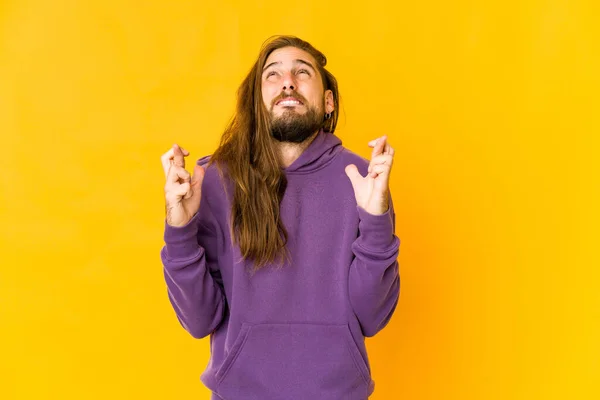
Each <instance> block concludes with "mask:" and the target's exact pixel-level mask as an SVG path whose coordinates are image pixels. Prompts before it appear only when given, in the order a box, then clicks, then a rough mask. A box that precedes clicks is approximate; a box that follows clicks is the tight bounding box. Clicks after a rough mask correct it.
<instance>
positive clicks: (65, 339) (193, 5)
mask: <svg viewBox="0 0 600 400" xmlns="http://www.w3.org/2000/svg"><path fill="white" fill-rule="evenodd" d="M206 3H207V2H203V1H169V2H168V1H166V0H165V1H158V0H153V1H148V0H146V1H141V0H140V1H115V0H112V1H100V0H96V1H64V0H63V1H57V0H20V1H16V0H12V1H11V0H5V1H3V2H0V135H1V139H0V145H1V147H2V151H1V156H0V168H1V175H0V196H1V197H0V220H1V225H0V226H1V228H0V264H1V268H0V398H2V399H105V398H109V399H136V398H140V399H141V398H171V399H177V398H206V399H208V391H207V390H206V389H205V388H204V387H203V386H202V385H201V384H200V382H199V380H198V377H199V375H200V373H201V372H202V370H203V369H204V367H205V365H206V362H207V360H208V355H209V353H208V345H209V344H208V339H205V340H201V341H196V340H194V339H192V338H191V337H190V336H188V335H187V333H186V332H185V331H184V330H183V329H182V328H181V327H180V326H179V324H178V322H177V321H176V319H175V316H174V313H173V311H172V310H171V308H170V305H169V303H168V300H167V296H166V292H165V286H164V281H163V277H162V272H161V268H162V266H161V263H160V259H159V250H160V247H161V246H162V229H163V225H162V224H163V197H162V196H163V189H162V187H163V173H162V170H161V165H160V161H159V157H160V155H161V154H162V153H163V152H164V151H166V150H167V149H168V147H169V146H170V145H171V144H172V143H174V142H178V143H180V144H182V145H184V146H185V147H187V148H189V149H190V151H191V153H192V158H197V157H199V156H202V155H205V154H210V153H211V152H212V151H213V150H214V148H215V146H216V144H217V142H218V139H219V136H220V133H221V131H222V129H223V127H224V126H225V123H226V122H227V120H228V118H229V117H230V115H231V113H232V111H233V106H234V97H235V90H236V88H237V86H238V85H239V83H240V82H241V80H242V78H243V76H244V75H245V73H246V72H247V71H248V69H249V67H250V65H251V64H252V62H253V61H254V58H255V56H256V55H257V53H258V49H259V47H260V45H261V43H262V42H263V40H265V39H266V38H267V37H268V36H270V35H272V34H277V33H287V34H295V35H298V36H301V37H303V38H305V39H307V40H309V41H310V42H312V43H313V44H314V45H315V46H316V47H318V48H320V49H321V50H323V51H324V52H325V53H326V55H327V56H328V57H329V60H330V65H329V66H330V70H331V71H332V72H333V73H334V74H335V75H336V76H337V77H338V79H339V82H340V87H341V91H342V96H343V100H344V111H345V113H344V116H343V117H342V119H341V120H340V128H339V131H338V134H339V136H340V137H341V138H342V140H343V141H344V143H345V144H346V145H347V146H348V147H349V148H351V149H353V150H355V151H357V152H359V153H361V154H362V155H364V156H368V154H369V148H368V147H367V145H366V143H367V142H368V141H369V140H370V139H373V138H375V137H377V136H378V135H381V134H383V133H385V134H388V135H389V137H390V141H391V143H392V144H393V145H394V146H395V148H396V162H395V166H394V171H393V175H392V176H393V182H392V191H393V195H394V199H395V205H396V212H397V226H398V232H397V233H398V235H399V236H400V238H401V240H402V246H401V255H400V264H401V276H402V293H401V299H400V305H399V307H398V309H397V311H396V314H395V317H394V318H393V320H392V322H391V323H390V325H389V326H388V327H387V328H386V329H385V330H384V331H383V332H382V333H381V334H380V335H378V336H376V337H375V338H372V339H369V341H368V346H369V350H370V354H371V362H372V365H373V372H374V378H375V381H376V392H375V395H374V396H373V397H372V398H373V399H374V400H383V399H411V400H417V399H463V400H464V399H486V400H487V399H566V398H574V399H593V398H594V399H595V398H600V389H599V385H598V379H599V377H600V345H599V338H600V296H599V292H600V290H599V286H600V285H599V279H598V278H599V277H600V274H599V273H598V268H599V266H600V259H599V257H598V254H597V250H598V240H599V239H600V237H599V236H600V235H599V234H598V225H599V222H600V220H599V213H598V205H599V204H600V193H599V192H600V188H599V187H600V179H599V176H598V169H599V168H598V167H599V161H597V160H594V158H596V159H597V158H598V154H599V150H600V149H599V146H598V135H599V134H600V129H599V128H600V121H599V117H598V113H599V112H600V107H599V106H600V102H599V100H598V96H599V95H598V94H599V93H600V78H599V77H600V73H599V72H600V60H599V54H600V45H599V43H600V41H599V28H598V25H599V21H600V8H599V6H598V4H599V3H598V2H596V1H593V0H589V1H585V0H562V1H559V0H554V1H553V0H546V1H542V0H508V1H487V0H470V1H460V0H459V1H441V0H437V1H436V0H433V1H410V2H408V1H400V2H399V4H396V3H397V2H395V1H389V2H387V3H386V2H379V1H369V2H367V3H364V4H363V3H356V5H355V6H354V7H353V6H351V5H349V4H348V3H347V2H346V1H343V0H339V1H332V2H322V1H308V2H289V3H286V2H270V3H264V4H263V5H255V4H254V2H252V1H230V2H214V3H210V4H206Z"/></svg>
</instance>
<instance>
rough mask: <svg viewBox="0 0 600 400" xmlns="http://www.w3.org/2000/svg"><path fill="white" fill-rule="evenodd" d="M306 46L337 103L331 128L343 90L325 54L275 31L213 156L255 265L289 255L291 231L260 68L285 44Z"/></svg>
mask: <svg viewBox="0 0 600 400" xmlns="http://www.w3.org/2000/svg"><path fill="white" fill-rule="evenodd" d="M289 46H292V47H296V48H299V49H301V50H304V51H306V52H307V53H309V54H310V55H312V56H313V57H314V59H315V60H316V62H317V66H316V68H317V69H318V70H319V73H320V75H321V77H322V78H323V88H324V90H331V91H332V92H333V99H334V105H335V109H334V111H333V114H332V116H331V118H328V119H326V120H324V122H323V129H324V130H325V131H327V132H331V133H333V132H334V131H335V127H336V125H337V120H338V113H339V112H338V108H339V107H338V105H339V92H338V86H337V81H336V79H335V77H334V76H333V75H332V74H331V73H330V72H329V71H327V70H326V69H325V65H326V64H327V58H326V57H325V55H324V54H323V53H321V52H320V51H319V50H317V49H315V48H314V47H313V46H312V45H311V44H310V43H308V42H306V41H304V40H301V39H299V38H297V37H295V36H274V37H271V38H269V39H268V40H267V41H266V42H265V43H264V44H263V46H262V48H261V51H260V53H259V55H258V59H257V60H256V62H255V63H254V65H253V66H252V68H251V69H250V72H249V73H248V75H247V76H246V78H245V79H244V81H243V82H242V84H241V85H240V87H239V89H238V91H237V107H236V113H235V114H234V116H233V118H232V119H231V120H230V122H229V123H228V125H227V127H226V128H225V132H224V133H223V135H222V137H221V142H220V144H219V147H218V148H217V150H215V152H214V153H213V155H212V156H211V157H210V162H209V163H210V164H212V163H216V164H217V165H218V170H219V173H220V175H221V177H223V176H224V172H225V171H224V170H223V169H222V167H223V166H226V174H227V178H228V180H229V181H231V182H233V184H234V196H233V201H232V209H231V225H230V232H231V235H232V238H233V241H234V243H235V244H237V245H239V247H240V250H241V254H242V256H243V258H244V259H248V260H252V261H253V263H254V271H256V270H258V269H259V268H261V267H264V266H265V265H267V264H269V263H273V262H276V260H279V261H281V265H283V261H284V260H289V254H288V252H287V250H286V243H287V240H288V234H287V231H286V229H285V227H284V226H283V222H282V220H281V215H280V209H279V207H280V204H281V200H282V199H283V195H284V193H285V189H286V186H287V179H286V177H285V174H284V173H283V171H282V169H281V166H280V161H279V155H278V153H277V149H276V147H275V141H274V139H273V138H272V136H271V121H270V116H269V110H268V109H267V108H266V106H265V104H264V102H263V98H262V90H261V89H262V70H263V68H264V66H265V62H266V60H267V58H268V57H269V55H270V54H271V53H272V52H273V51H274V50H277V49H280V48H282V47H289Z"/></svg>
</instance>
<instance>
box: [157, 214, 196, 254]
mask: <svg viewBox="0 0 600 400" xmlns="http://www.w3.org/2000/svg"><path fill="white" fill-rule="evenodd" d="M198 215H199V214H198V213H196V214H194V216H193V217H192V219H191V220H190V221H189V222H188V223H187V224H186V225H183V226H171V225H169V224H168V223H167V221H166V219H165V233H164V240H165V251H166V255H167V257H168V258H170V259H187V258H191V257H194V256H196V255H197V254H198V250H199V249H200V245H199V244H198V218H199V217H198Z"/></svg>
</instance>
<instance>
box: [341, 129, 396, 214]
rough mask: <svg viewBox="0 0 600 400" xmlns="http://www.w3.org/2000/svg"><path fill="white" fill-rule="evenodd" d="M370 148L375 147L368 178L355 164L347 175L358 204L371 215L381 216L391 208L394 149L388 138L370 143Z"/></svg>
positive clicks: (347, 170) (349, 168) (350, 167)
mask: <svg viewBox="0 0 600 400" xmlns="http://www.w3.org/2000/svg"><path fill="white" fill-rule="evenodd" d="M369 147H373V152H372V153H371V162H370V163H369V171H368V174H367V176H365V177H363V176H362V175H361V174H360V172H358V168H356V165H354V164H350V165H348V166H347V167H346V175H348V178H350V182H351V183H352V187H353V188H354V195H355V196H356V204H357V205H358V206H360V207H362V208H363V209H364V210H365V211H367V212H368V213H369V214H373V215H381V214H384V213H385V212H387V210H388V208H389V204H388V198H389V182H390V172H391V169H392V164H393V162H394V149H393V148H392V147H391V146H390V145H389V143H387V136H382V137H380V138H378V139H375V140H372V141H370V142H369Z"/></svg>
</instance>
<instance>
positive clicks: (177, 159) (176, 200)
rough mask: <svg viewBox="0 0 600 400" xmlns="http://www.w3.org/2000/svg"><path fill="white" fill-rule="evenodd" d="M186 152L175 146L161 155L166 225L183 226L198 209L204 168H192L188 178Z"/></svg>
mask: <svg viewBox="0 0 600 400" xmlns="http://www.w3.org/2000/svg"><path fill="white" fill-rule="evenodd" d="M189 155H190V153H189V152H188V151H187V150H184V149H182V148H181V147H179V146H178V145H177V144H174V145H173V147H172V148H171V149H170V150H169V151H167V152H166V153H165V154H163V155H162V157H161V161H162V165H163V169H164V171H165V178H166V180H167V181H166V183H165V211H166V219H167V224H169V225H171V226H177V227H179V226H184V225H186V224H187V223H188V222H190V220H191V219H192V217H193V216H194V214H196V213H197V212H198V210H199V209H200V198H201V193H200V187H201V186H202V180H203V179H204V168H203V167H201V166H200V165H196V166H195V167H194V175H193V176H190V174H189V172H187V171H186V169H185V159H184V157H187V156H189Z"/></svg>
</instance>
